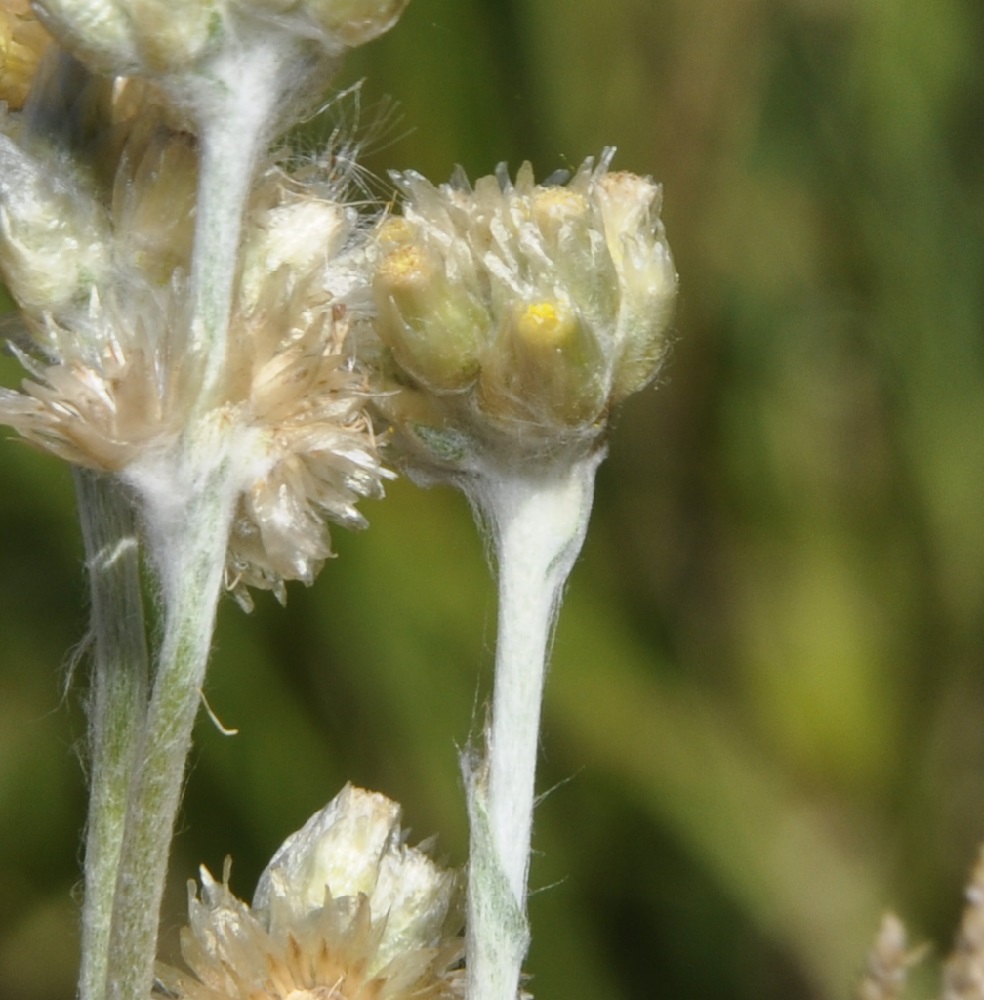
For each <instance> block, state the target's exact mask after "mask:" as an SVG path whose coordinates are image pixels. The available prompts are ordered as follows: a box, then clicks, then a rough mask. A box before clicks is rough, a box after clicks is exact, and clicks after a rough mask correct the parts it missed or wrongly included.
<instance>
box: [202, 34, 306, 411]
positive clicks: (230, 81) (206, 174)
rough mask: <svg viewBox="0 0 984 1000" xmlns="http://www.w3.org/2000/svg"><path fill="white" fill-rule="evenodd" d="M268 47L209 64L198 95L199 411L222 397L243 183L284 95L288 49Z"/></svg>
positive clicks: (246, 190)
mask: <svg viewBox="0 0 984 1000" xmlns="http://www.w3.org/2000/svg"><path fill="white" fill-rule="evenodd" d="M284 50H285V46H284V44H283V43H282V42H281V41H280V40H279V39H278V38H276V37H275V36H274V38H273V40H271V42H270V43H269V44H267V45H263V44H259V43H257V44H253V45H250V46H249V47H248V48H246V49H242V50H237V49H231V50H229V51H225V52H223V53H222V54H221V55H220V56H218V57H217V58H216V61H215V65H214V66H213V67H211V80H210V83H211V87H210V91H211V93H210V94H209V95H208V96H199V99H198V101H197V117H198V119H199V126H200V132H201V162H200V164H199V175H198V198H197V207H196V212H197V214H196V217H195V242H194V252H193V254H192V264H191V276H192V294H193V296H194V306H195V310H194V320H193V324H192V331H191V334H192V342H191V349H192V351H195V352H198V353H200V354H201V355H202V371H201V383H200V384H201V387H202V391H201V397H200V402H201V403H202V405H203V406H205V407H207V406H209V405H214V404H215V402H216V401H217V399H216V393H218V394H219V397H220V398H221V393H222V390H223V380H224V374H225V368H226V364H225V362H226V353H227V338H228V329H229V317H230V314H231V311H232V295H233V289H234V286H235V277H236V269H237V266H238V252H239V239H240V234H241V232H242V223H243V213H244V210H245V206H246V202H247V198H248V196H249V188H250V184H251V182H252V180H253V176H254V174H255V172H256V164H257V160H258V158H259V155H260V153H261V151H262V150H263V148H264V146H265V144H266V142H267V141H268V139H269V137H270V133H271V130H272V124H273V121H274V115H275V112H276V110H277V106H278V103H279V101H280V100H281V99H282V97H283V93H282V85H283V75H284V72H285V69H286V68H287V67H286V63H287V62H289V52H285V51H284Z"/></svg>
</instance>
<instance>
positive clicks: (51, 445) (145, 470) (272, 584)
mask: <svg viewBox="0 0 984 1000" xmlns="http://www.w3.org/2000/svg"><path fill="white" fill-rule="evenodd" d="M126 291H127V294H126V295H125V296H123V295H122V294H121V293H120V292H115V291H114V292H111V293H110V295H109V297H108V298H107V299H105V300H103V299H101V298H99V297H98V296H96V295H94V296H93V298H92V301H91V304H90V309H89V312H88V314H87V316H86V322H85V323H83V322H82V318H81V317H76V318H75V321H74V322H73V324H72V326H71V328H65V327H62V326H60V325H58V324H57V323H55V322H54V321H53V320H50V319H49V320H48V322H47V324H46V325H45V326H44V328H43V329H41V330H39V331H37V333H36V340H37V341H39V342H41V343H43V344H44V345H45V347H46V351H47V353H49V354H50V355H51V356H52V357H54V358H57V359H58V360H57V361H55V362H54V363H52V364H45V363H43V362H39V361H36V360H33V359H32V358H31V357H30V356H28V355H22V358H23V361H24V364H25V366H26V367H27V369H28V372H29V374H30V376H31V377H30V378H29V379H28V380H26V381H25V382H24V385H23V390H22V392H12V391H10V390H6V389H4V390H0V419H2V420H3V421H4V422H6V423H8V424H10V425H11V426H13V427H14V428H15V429H16V430H17V431H18V432H19V433H20V434H22V435H23V436H24V437H25V438H27V439H28V440H30V441H32V442H33V443H35V444H36V445H39V446H40V447H42V448H44V449H45V450H47V451H50V452H53V453H54V454H56V455H59V456H60V457H62V458H64V459H66V460H67V461H69V462H72V463H74V464H76V465H81V466H86V467H89V468H94V469H99V470H104V471H109V472H115V473H118V474H119V475H120V476H121V477H122V478H123V479H124V480H126V481H128V482H129V483H130V484H131V485H132V486H134V487H135V488H136V489H137V491H138V492H139V493H141V494H142V495H144V496H145V499H146V500H147V502H148V503H149V504H151V505H152V506H153V507H154V508H158V507H160V505H161V504H163V503H164V502H166V501H167V499H168V498H169V496H170V494H169V490H171V489H177V488H178V487H177V486H176V485H175V482H170V483H169V478H170V477H171V476H172V473H171V472H169V471H168V469H169V462H170V461H171V459H170V456H171V454H172V452H173V451H174V449H175V448H176V447H177V445H178V442H179V438H180V435H181V433H182V430H183V428H184V426H185V425H186V422H187V418H188V411H189V407H190V405H191V402H190V394H191V393H192V392H194V391H195V386H196V385H197V383H196V366H195V359H194V357H193V356H192V355H190V354H188V353H186V350H185V348H184V347H183V346H182V344H181V343H180V337H177V336H175V331H180V330H182V329H186V328H187V323H188V318H187V314H186V311H185V303H186V301H187V292H186V289H185V286H184V285H183V284H182V283H181V282H180V281H179V280H177V279H176V280H175V281H174V282H173V283H172V284H171V285H170V286H169V287H166V288H164V289H156V290H154V289H144V290H143V292H142V293H141V294H140V295H139V297H138V294H137V290H136V289H133V288H131V289H127V290H126ZM347 332H348V323H347V318H346V313H345V309H344V307H342V306H340V305H337V304H335V303H334V302H333V301H332V299H331V296H330V294H329V293H327V292H325V291H318V290H316V289H312V288H311V287H310V286H309V285H305V286H298V287H297V288H295V289H293V290H291V289H289V288H287V287H286V281H285V280H284V278H283V276H281V278H280V280H279V281H278V280H276V279H273V280H271V283H270V284H269V286H268V288H267V290H266V294H265V296H264V298H263V299H262V300H261V302H260V303H259V304H258V306H257V308H256V309H255V310H254V311H252V312H251V313H248V314H243V313H240V314H239V315H238V316H237V317H236V319H235V321H234V323H233V326H232V328H231V331H230V337H229V379H228V384H227V393H226V398H225V399H224V400H223V401H222V402H221V404H220V405H218V406H217V408H216V413H217V414H218V415H219V417H220V418H221V421H222V423H223V425H224V431H223V438H224V440H225V441H226V447H227V448H228V449H229V452H230V459H229V460H230V462H232V463H233V466H234V468H235V470H236V474H235V475H234V476H233V479H234V480H235V482H236V483H237V484H238V488H239V491H240V499H239V503H238V513H237V515H236V518H235V521H234V524H233V531H232V536H231V539H230V546H229V554H228V563H227V580H228V585H229V587H230V588H231V589H233V590H234V592H235V593H236V596H237V597H238V598H239V600H240V602H241V603H243V604H244V605H245V606H246V607H249V605H250V601H249V597H248V595H247V593H246V590H245V587H246V586H247V585H249V586H254V587H260V588H264V589H272V590H273V591H274V593H275V594H276V595H277V597H278V598H279V599H280V600H283V599H284V596H285V591H284V586H283V582H284V581H285V580H303V581H304V582H306V583H310V582H311V581H312V580H313V578H314V576H315V574H316V573H317V571H318V569H319V568H320V565H321V563H322V562H323V561H324V559H325V558H327V557H328V556H329V555H330V554H331V549H330V545H329V541H328V535H327V530H326V528H325V525H324V518H326V517H327V518H328V519H330V520H333V521H336V522H339V523H342V524H344V525H346V526H348V527H362V526H364V524H365V520H364V518H363V517H362V515H361V514H359V512H358V511H357V510H356V508H355V503H356V501H357V500H358V499H359V498H360V497H364V496H378V495H380V493H381V491H382V488H381V479H382V477H383V476H384V475H385V473H384V472H383V470H382V469H381V467H380V464H379V460H378V457H377V454H376V445H375V439H374V437H373V433H372V427H371V425H370V423H369V420H368V418H367V416H366V414H365V405H366V400H367V396H368V387H367V385H366V383H365V379H364V376H363V375H361V374H360V373H359V372H358V371H357V370H356V369H354V368H353V365H352V359H351V353H350V352H349V351H348V349H347V346H346V337H347ZM175 502H176V503H178V502H179V499H177V500H176V501H175Z"/></svg>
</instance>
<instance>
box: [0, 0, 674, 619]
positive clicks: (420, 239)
mask: <svg viewBox="0 0 984 1000" xmlns="http://www.w3.org/2000/svg"><path fill="white" fill-rule="evenodd" d="M4 2H5V3H6V4H7V5H8V6H7V7H5V8H4V10H5V11H6V12H7V13H6V14H5V18H4V26H5V27H4V31H5V32H6V35H7V36H10V37H15V38H16V37H20V36H22V35H24V34H25V32H26V33H27V34H28V35H30V37H32V38H33V37H34V34H33V33H34V32H36V31H40V30H41V29H40V28H39V26H38V25H37V24H36V23H35V24H34V25H33V27H32V28H30V29H28V27H27V25H28V24H29V23H30V18H29V16H28V14H27V13H26V12H25V11H24V10H23V9H22V8H23V4H22V3H21V0H4ZM11 2H13V6H10V4H11ZM403 5H404V3H403V0H375V2H370V0H350V2H349V3H348V4H338V3H335V2H332V3H327V2H322V3H318V2H315V0H309V2H308V3H300V4H290V5H283V4H271V3H261V2H259V0H254V2H247V0H239V2H237V3H234V2H232V0H223V2H219V0H213V2H211V3H209V4H206V5H199V4H193V5H192V6H195V7H196V8H197V7H201V8H202V10H205V9H206V8H207V11H208V12H210V13H209V16H210V17H211V18H212V19H218V21H217V22H216V23H222V24H225V23H226V22H227V21H228V20H229V19H230V18H231V19H232V20H233V21H235V19H236V18H239V17H246V16H249V17H253V16H256V17H260V18H261V19H264V18H266V19H269V18H271V17H274V19H276V18H284V19H287V20H288V21H290V20H291V19H295V20H296V19H298V18H300V21H298V22H297V23H298V24H300V23H301V22H302V21H303V23H304V24H308V21H310V20H311V19H312V18H315V19H317V18H327V19H328V20H331V19H332V18H335V17H338V18H340V19H341V21H344V22H345V24H348V25H349V26H350V28H349V29H347V30H348V31H349V34H351V35H352V37H351V38H349V39H348V41H349V42H351V43H352V44H355V43H356V42H357V41H359V40H364V37H371V36H372V34H375V33H379V32H380V31H382V30H384V29H385V27H388V26H389V24H390V23H392V21H393V20H395V18H396V16H397V15H398V14H399V12H400V10H401V9H402V7H403ZM39 6H40V9H41V10H42V12H43V14H44V18H45V21H46V23H50V24H52V25H54V26H55V27H56V28H57V27H58V26H62V28H64V25H68V28H64V30H66V31H74V32H76V33H77V34H79V33H81V36H83V37H87V36H86V32H87V31H88V32H89V34H91V35H92V36H93V37H98V38H100V39H103V43H101V44H105V45H109V44H110V43H112V44H113V45H118V46H123V48H126V46H131V47H133V46H136V47H137V48H138V49H139V48H140V46H142V45H145V42H144V41H140V39H143V38H144V36H145V35H146V36H147V38H149V37H150V34H152V32H151V27H152V26H153V24H156V23H157V22H156V21H155V20H154V18H158V17H159V15H161V11H162V10H163V7H162V6H161V4H160V3H143V4H140V5H131V4H127V3H123V2H121V0H105V2H104V3H101V4H100V3H95V4H92V5H86V4H79V3H77V2H76V3H70V2H64V3H62V2H54V0H46V2H44V3H43V4H41V5H39ZM184 6H187V5H184ZM90 7H91V9H92V10H96V9H97V8H98V9H99V10H100V11H102V14H101V15H100V16H102V17H103V18H104V21H103V22H100V24H101V25H102V26H101V27H100V28H99V30H97V29H96V26H95V25H94V24H93V25H88V26H87V25H81V26H80V25H79V24H78V23H76V22H77V19H78V18H79V17H83V15H84V13H85V11H86V10H88V9H89V8H90ZM103 8H105V9H103ZM159 8H160V9H159ZM343 8H344V10H343ZM350 8H351V9H350ZM356 8H358V10H356ZM360 11H362V12H363V13H364V14H365V16H364V17H363V18H362V19H361V20H360V16H359V12H360ZM80 12H81V13H80ZM135 12H137V13H135ZM73 18H75V19H76V20H74V21H73ZM142 19H147V23H146V24H144V21H143V20H142ZM83 20H84V17H83ZM341 21H340V22H339V23H341ZM192 22H193V23H192ZM192 22H189V24H190V26H188V25H186V26H185V27H184V28H181V29H180V30H182V31H185V30H187V31H191V30H192V29H193V28H194V27H195V24H197V21H194V19H192ZM278 23H279V22H278ZM291 23H293V22H291ZM312 23H313V22H312ZM319 23H320V22H319ZM325 24H327V21H326V22H325ZM105 25H112V26H115V27H114V28H113V31H108V30H104V29H105ZM359 25H361V27H358V26H359ZM295 27H296V25H295ZM308 27H309V28H310V25H308ZM337 28H338V25H335V28H333V29H332V30H335V29H337ZM174 30H175V31H178V30H179V29H178V28H177V27H175V28H174ZM305 30H307V29H305ZM312 30H313V29H312ZM326 30H327V28H326ZM148 33H150V34H148ZM204 37H205V36H203V38H204ZM209 37H211V36H209ZM161 38H162V39H164V36H163V35H162V36H161ZM107 39H108V41H107ZM113 39H115V41H113ZM164 40H165V41H166V39H164ZM146 44H148V45H149V44H150V43H149V42H147V43H146ZM155 44H156V43H155ZM160 44H164V42H163V41H161V42H160ZM175 44H177V43H175ZM183 44H184V48H183V49H182V51H186V50H187V51H192V50H195V46H194V45H191V43H190V42H188V41H187V39H186V40H185V42H184V43H183ZM202 44H203V45H205V42H204V41H203V43H202ZM35 48H37V46H35ZM206 48H207V46H206ZM5 51H12V50H11V49H10V45H9V44H5ZM134 51H136V49H135V50H134ZM140 51H141V52H142V51H143V49H140ZM196 51H197V50H196ZM202 51H205V50H204V49H203V50H202ZM162 58H163V57H162ZM138 61H139V60H138ZM120 62H121V63H122V65H124V66H126V65H129V64H128V63H127V61H126V59H122V60H117V63H114V65H116V64H118V63H120ZM70 70H71V67H69V69H68V70H66V68H65V66H64V65H63V66H61V68H60V70H59V72H61V73H62V77H61V78H58V77H57V74H56V73H55V72H54V71H49V72H48V75H47V79H42V81H41V83H40V84H37V85H36V86H41V85H43V86H47V87H48V89H49V91H50V92H51V93H53V94H54V93H57V94H61V95H63V96H61V97H60V98H58V99H59V100H62V101H65V100H68V99H69V98H66V97H65V96H64V94H65V93H66V92H71V101H72V108H71V111H72V114H73V115H74V116H75V118H76V119H77V120H79V121H81V122H92V121H96V122H101V123H102V124H101V127H93V126H89V131H88V132H87V133H86V134H85V136H84V142H78V143H76V147H75V148H74V149H72V150H70V151H68V152H66V151H65V149H64V148H60V147H59V148H55V147H53V146H52V145H51V144H50V143H47V142H46V140H45V135H44V130H43V129H30V128H27V127H26V126H24V125H23V124H22V122H21V121H20V117H19V116H16V115H9V114H8V115H7V116H6V118H4V119H3V121H2V123H0V126H2V127H0V269H2V275H3V278H4V281H5V283H6V285H7V287H8V289H9V290H10V292H11V293H12V294H13V296H14V298H15V299H16V300H17V302H18V304H19V305H20V307H21V312H22V317H23V319H24V323H25V326H26V328H27V330H28V331H29V334H30V338H29V340H28V341H27V343H26V344H25V345H22V347H21V350H20V353H21V357H22V358H23V360H24V363H25V366H26V368H27V370H28V373H29V379H28V380H27V381H26V382H25V383H24V386H23V388H22V391H21V392H19V393H18V392H12V391H10V390H0V418H2V419H3V420H4V421H5V422H7V423H9V424H11V425H12V426H13V427H15V428H16V429H17V430H18V431H19V432H20V433H21V434H22V435H23V436H24V437H26V438H28V439H29V440H31V441H33V442H34V443H36V444H38V445H40V446H41V447H43V448H46V449H47V450H50V451H52V452H54V453H56V454H58V455H60V456H61V457H63V458H66V459H67V460H69V461H71V462H74V463H76V464H79V465H84V466H88V467H91V468H96V469H102V470H107V471H111V472H115V473H118V474H120V475H121V476H122V477H123V478H124V479H127V480H128V481H129V482H130V483H131V484H132V485H134V486H135V487H136V488H137V490H138V492H139V491H140V490H141V488H142V487H143V486H146V488H148V489H158V488H159V485H160V481H161V475H162V474H161V471H160V470H161V456H162V455H166V454H167V453H168V449H169V447H170V446H172V445H173V444H174V443H175V442H176V441H177V440H178V439H180V437H181V435H182V433H183V430H184V428H185V425H186V421H187V413H188V410H189V408H193V407H194V406H195V405H198V404H197V403H196V400H197V398H198V397H197V394H199V392H200V389H201V385H200V384H199V382H198V381H197V379H198V378H199V375H198V368H199V366H200V361H201V359H200V358H199V357H197V355H196V353H195V351H194V350H193V349H192V347H193V340H194V330H193V329H192V327H193V320H192V318H191V316H190V315H189V309H188V305H187V303H188V301H189V290H188V284H189V279H188V268H189V256H190V253H191V247H192V239H193V223H192V221H190V220H192V218H193V215H194V206H195V191H196V179H197V169H198V168H197V155H198V154H197V148H196V138H195V136H194V135H192V134H189V133H188V132H187V131H184V130H183V129H182V127H181V125H180V121H181V120H180V119H176V117H175V112H174V108H173V106H172V105H171V104H169V103H168V102H167V101H166V100H165V99H164V98H163V97H162V93H163V92H162V91H160V90H158V89H157V87H156V85H155V84H154V83H152V82H147V81H144V80H133V79H123V78H119V77H117V78H114V79H110V80H107V79H102V78H98V77H96V78H93V77H87V78H85V80H84V83H83V84H82V85H81V86H80V87H79V88H76V89H74V90H73V88H72V87H71V86H67V85H66V81H65V79H64V74H65V73H66V72H70ZM41 76H42V78H43V77H44V72H43V71H42V73H41ZM0 96H5V94H0ZM54 100H55V99H54V98H49V99H48V104H51V103H52V101H54ZM37 103H38V104H39V105H42V104H43V103H44V102H37ZM80 150H84V155H81V154H80ZM612 155H613V151H612V150H606V151H605V152H604V154H603V155H602V157H601V158H600V159H599V160H598V161H597V162H596V161H594V160H593V159H588V160H586V161H585V163H584V164H583V165H582V166H581V167H580V169H578V170H577V171H576V172H575V173H574V175H573V177H572V178H569V179H568V178H566V177H562V176H555V177H553V178H551V179H549V180H548V181H547V182H546V183H543V184H536V183H535V181H534V177H533V172H532V169H531V167H530V166H529V164H524V165H523V167H522V168H521V169H520V171H519V173H518V175H517V177H516V179H515V181H511V180H510V178H509V176H508V174H507V173H506V171H505V168H504V167H501V168H500V169H499V170H498V172H497V173H496V174H495V175H494V176H490V177H484V178H481V179H480V180H478V181H477V182H476V183H475V184H474V185H471V184H469V183H468V181H467V179H466V178H465V177H464V175H463V174H460V173H459V174H457V175H456V176H455V177H454V179H453V180H452V182H451V183H450V184H444V185H441V186H440V187H435V186H433V185H431V184H430V183H429V182H427V181H426V180H425V179H424V178H422V177H421V176H420V175H418V174H416V173H413V172H408V173H404V174H402V175H395V181H396V184H397V186H398V188H399V189H400V191H401V193H402V195H403V202H404V203H403V206H402V213H401V214H399V215H394V216H391V217H389V218H388V219H385V220H384V221H383V222H382V223H381V224H378V225H376V227H375V229H374V231H370V230H371V224H369V223H362V222H360V220H359V218H358V216H357V213H356V211H355V209H353V208H352V207H351V206H348V205H346V203H345V200H344V199H345V192H344V184H345V181H346V178H345V177H339V176H338V174H337V172H336V173H333V174H332V175H331V177H330V178H321V179H320V180H319V179H318V178H317V177H312V176H311V174H312V172H311V171H310V169H309V170H307V171H306V172H305V177H304V180H303V181H302V180H300V179H299V178H297V177H294V178H292V177H291V176H289V175H288V174H287V172H285V171H284V170H282V169H279V168H276V167H268V168H265V169H264V170H263V171H261V173H260V176H259V179H258V180H257V182H256V183H255V184H254V187H253V190H252V193H251V195H250V199H249V204H248V207H247V212H246V218H245V226H244V232H243V237H242V241H241V261H240V264H239V272H238V274H239V277H238V290H237V294H236V299H235V302H234V306H233V314H232V318H231V323H230V327H229V332H228V343H227V348H226V361H225V370H224V372H223V375H222V378H221V379H220V382H219V391H218V395H217V397H216V398H214V399H212V400H211V401H210V405H212V406H213V407H214V408H215V410H216V412H217V413H221V415H222V419H223V420H224V421H225V422H226V423H227V424H229V425H235V426H236V427H237V428H238V432H239V437H240V439H241V440H240V443H239V445H238V446H236V447H235V448H234V449H233V450H234V451H235V452H236V453H237V454H238V455H239V456H241V461H240V465H241V472H240V478H241V482H240V484H239V490H240V499H239V501H238V507H237V513H236V517H235V522H234V525H233V530H232V537H231V542H230V547H229V557H228V566H227V570H228V573H227V576H228V582H229V585H230V587H232V588H233V589H234V591H235V592H236V594H237V597H239V599H240V600H241V602H242V603H243V604H244V605H245V606H247V607H248V606H249V604H250V599H249V596H248V594H247V591H246V588H247V587H248V586H255V587H261V588H266V589H272V590H273V591H274V592H275V593H276V594H277V596H278V597H279V598H280V599H283V598H284V595H285V591H284V581H287V580H292V579H300V580H303V581H305V582H310V581H311V580H312V579H313V577H314V575H315V573H316V572H317V570H318V568H319V566H320V564H321V562H322V561H323V560H324V559H325V558H326V557H327V556H328V555H330V547H329V542H328V537H327V533H326V530H325V528H324V519H325V518H326V517H327V518H328V519H329V520H335V521H338V522H341V523H343V524H346V525H351V526H359V525H361V524H362V523H363V520H362V517H361V515H360V514H359V513H358V512H357V511H356V509H355V506H354V504H355V501H356V500H357V499H358V498H359V497H363V496H378V495H379V494H380V493H381V482H382V480H383V478H384V477H385V476H386V475H387V473H386V472H385V471H384V470H383V468H382V466H381V464H380V459H379V456H378V453H377V447H376V439H375V437H374V435H373V428H372V423H371V421H370V416H369V412H368V410H367V407H368V406H369V405H370V398H372V406H373V407H374V411H373V412H374V413H375V415H376V417H377V419H378V418H380V417H381V418H382V420H383V422H384V423H385V425H386V426H387V430H388V432H391V433H388V435H387V436H388V439H389V440H390V444H391V446H392V447H393V449H394V453H395V455H396V460H397V461H399V462H402V463H403V464H404V465H406V466H407V467H408V468H410V469H416V470H417V471H418V472H423V473H424V474H427V475H442V474H452V475H456V474H459V473H462V472H464V473H468V472H472V471H474V470H475V468H476V467H478V466H481V465H482V464H483V463H488V462H489V461H490V460H491V461H492V462H493V463H499V464H500V465H501V463H502V462H513V461H515V460H516V459H517V458H518V460H519V461H527V460H533V461H540V460H541V459H542V458H543V457H544V456H553V455H555V454H557V453H558V452H559V453H565V454H570V453H571V452H572V451H573V452H574V453H577V452H583V451H584V450H585V449H590V448H593V447H596V445H597V441H598V439H599V438H600V436H601V432H602V431H603V429H604V427H605V425H606V422H607V418H608V415H609V413H610V412H611V410H612V408H613V407H614V406H615V405H617V404H618V403H619V402H620V401H621V400H622V399H624V398H625V397H626V396H627V395H629V394H630V393H632V392H635V391H636V390H638V389H639V388H641V387H643V386H644V385H646V384H647V383H648V382H650V381H651V380H653V379H654V378H655V377H656V375H657V373H658V371H659V369H660V367H661V364H662V362H663V360H664V358H665V356H666V352H667V348H668V344H669V337H668V328H669V325H670V322H671V315H672V309H673V303H674V299H675V294H676V283H677V281H676V272H675V270H674V267H673V263H672V259H671V256H670V252H669V247H668V245H667V243H666V239H665V234H664V231H663V227H662V223H661V221H660V218H659V208H660V197H661V192H660V188H659V186H658V185H656V184H655V183H654V182H653V181H652V180H650V179H649V178H644V177H638V176H636V175H633V174H628V173H612V172H609V169H608V168H609V165H610V162H611V158H612Z"/></svg>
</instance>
